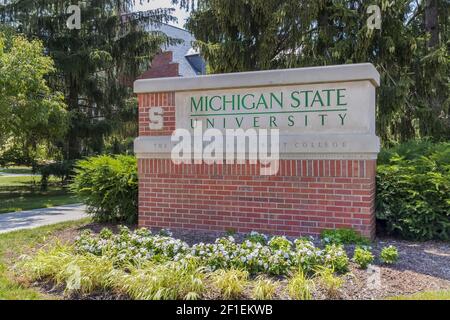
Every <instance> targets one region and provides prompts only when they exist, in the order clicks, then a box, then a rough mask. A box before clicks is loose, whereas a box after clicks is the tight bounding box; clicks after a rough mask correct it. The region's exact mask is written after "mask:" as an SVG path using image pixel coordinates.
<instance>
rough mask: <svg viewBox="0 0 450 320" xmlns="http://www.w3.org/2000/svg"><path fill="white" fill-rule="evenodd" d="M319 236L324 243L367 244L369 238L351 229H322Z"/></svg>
mask: <svg viewBox="0 0 450 320" xmlns="http://www.w3.org/2000/svg"><path fill="white" fill-rule="evenodd" d="M320 238H321V239H322V241H323V242H324V243H325V244H360V245H366V244H369V242H370V241H369V239H367V238H365V237H363V236H362V235H360V234H359V233H358V232H357V231H355V230H353V229H346V228H342V229H334V230H331V229H330V230H323V231H322V232H321V234H320Z"/></svg>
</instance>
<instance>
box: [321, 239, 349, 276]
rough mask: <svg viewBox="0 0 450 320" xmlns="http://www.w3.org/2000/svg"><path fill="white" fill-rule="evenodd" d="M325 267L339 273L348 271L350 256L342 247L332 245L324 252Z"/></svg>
mask: <svg viewBox="0 0 450 320" xmlns="http://www.w3.org/2000/svg"><path fill="white" fill-rule="evenodd" d="M323 254H324V262H323V265H324V266H325V267H328V268H330V269H332V270H335V271H336V272H339V273H345V272H347V271H348V263H349V261H348V256H347V254H346V253H345V250H344V247H343V246H342V245H336V244H330V245H327V246H326V247H325V250H324V253H323Z"/></svg>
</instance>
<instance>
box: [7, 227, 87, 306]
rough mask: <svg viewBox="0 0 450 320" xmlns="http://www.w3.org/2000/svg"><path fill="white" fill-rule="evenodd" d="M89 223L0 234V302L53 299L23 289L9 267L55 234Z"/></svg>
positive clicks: (31, 290) (36, 291) (34, 291)
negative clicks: (22, 255)
mask: <svg viewBox="0 0 450 320" xmlns="http://www.w3.org/2000/svg"><path fill="white" fill-rule="evenodd" d="M89 221H90V220H89V219H83V220H78V221H71V222H63V223H59V224H54V225H51V226H44V227H40V228H35V229H28V230H20V231H14V232H9V233H3V234H0V300H4V299H7V300H12V299H20V300H24V299H26V300H29V299H51V298H53V297H51V296H48V295H45V294H43V293H41V292H39V291H38V290H36V289H34V288H25V287H23V286H22V285H20V284H18V283H17V282H16V281H14V279H13V275H12V272H11V266H13V265H14V263H15V262H16V261H17V258H18V257H19V256H20V255H21V254H24V253H27V252H28V251H29V250H30V249H31V248H33V247H35V246H37V245H40V244H43V243H45V242H46V241H48V239H49V237H50V236H51V235H52V234H54V233H55V232H57V231H61V230H64V229H67V228H77V227H80V226H82V225H85V224H87V223H89Z"/></svg>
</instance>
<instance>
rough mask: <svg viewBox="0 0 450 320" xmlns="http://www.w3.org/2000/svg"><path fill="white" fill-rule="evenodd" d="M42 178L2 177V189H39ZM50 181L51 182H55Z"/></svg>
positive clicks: (0, 184) (0, 183) (0, 182)
mask: <svg viewBox="0 0 450 320" xmlns="http://www.w3.org/2000/svg"><path fill="white" fill-rule="evenodd" d="M40 180H41V177H40V176H19V177H2V176H0V187H2V188H6V187H8V188H10V187H11V188H12V187H26V186H28V187H30V188H31V187H36V188H37V187H39V181H40ZM54 181H55V180H54V179H50V182H54Z"/></svg>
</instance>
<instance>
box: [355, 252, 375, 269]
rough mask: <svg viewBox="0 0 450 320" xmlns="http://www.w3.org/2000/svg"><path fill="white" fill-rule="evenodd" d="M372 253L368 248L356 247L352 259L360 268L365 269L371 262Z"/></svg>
mask: <svg viewBox="0 0 450 320" xmlns="http://www.w3.org/2000/svg"><path fill="white" fill-rule="evenodd" d="M373 259H374V257H373V254H372V252H370V249H369V248H364V247H356V248H355V252H354V253H353V261H354V262H356V263H357V264H358V266H359V267H360V268H361V269H367V267H368V265H369V264H371V263H372V262H373Z"/></svg>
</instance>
